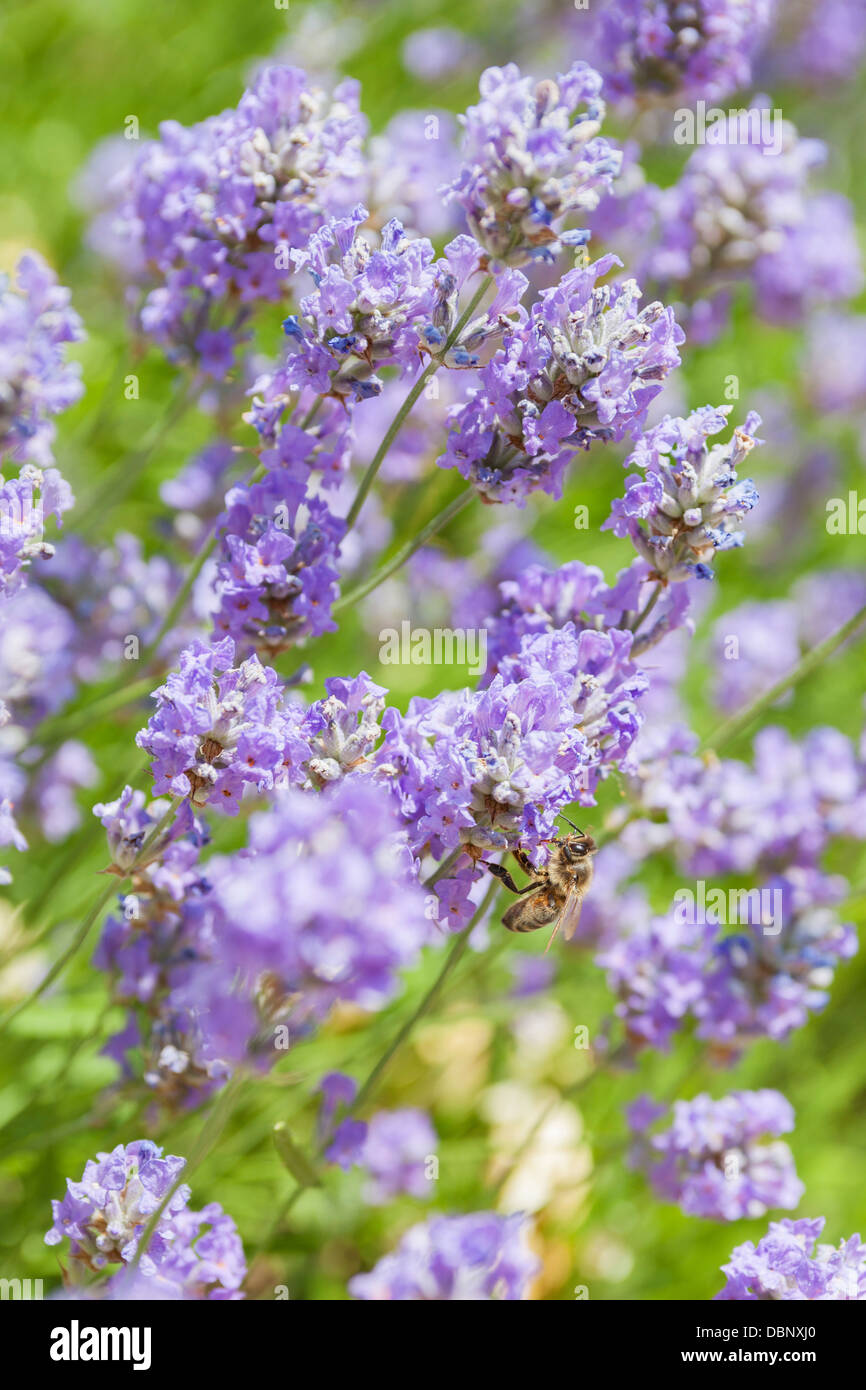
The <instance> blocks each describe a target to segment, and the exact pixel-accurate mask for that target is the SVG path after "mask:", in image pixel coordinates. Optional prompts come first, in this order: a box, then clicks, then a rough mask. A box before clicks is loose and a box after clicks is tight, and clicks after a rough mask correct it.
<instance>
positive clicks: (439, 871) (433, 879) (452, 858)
mask: <svg viewBox="0 0 866 1390" xmlns="http://www.w3.org/2000/svg"><path fill="white" fill-rule="evenodd" d="M462 853H463V847H462V845H458V847H457V849H452V851H451V853H450V854H446V856H445V858H444V859H443V860H442V863H441V864H439V865H438V866H437V867H436V868H435V869H434V870H433V872H432V874H431V875H430V877H429V878H425V879H424V880H423V881H422V883H421V887H422V888H432V887H433V884H434V883H438V882H439V880H440V878H444V877H445V875H446V874H447V873H450V872H451V870H452V869H453V867H454V865H455V864H456V863H457V860H458V859H459V858H460V856H461V854H462Z"/></svg>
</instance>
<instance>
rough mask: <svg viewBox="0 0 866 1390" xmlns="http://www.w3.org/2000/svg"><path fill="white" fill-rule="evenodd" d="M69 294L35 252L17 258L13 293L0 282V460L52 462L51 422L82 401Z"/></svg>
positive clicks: (77, 322) (77, 330)
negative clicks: (72, 354)
mask: <svg viewBox="0 0 866 1390" xmlns="http://www.w3.org/2000/svg"><path fill="white" fill-rule="evenodd" d="M69 299H70V295H69V290H67V289H64V288H63V287H62V286H61V285H58V283H57V277H56V275H55V274H54V272H53V271H52V270H50V269H49V267H48V266H47V265H46V264H45V262H44V261H43V260H42V257H41V256H39V255H37V254H36V252H35V251H28V252H26V253H25V255H23V256H22V257H21V259H20V260H19V262H18V266H17V269H16V284H15V288H14V289H13V288H12V287H11V286H10V283H9V279H8V277H7V276H3V277H2V278H0V459H3V458H7V459H8V460H9V461H10V462H12V463H31V464H34V465H35V469H36V471H37V472H38V470H39V469H47V468H50V465H51V464H52V463H53V462H54V458H53V455H52V451H51V446H52V444H53V442H54V425H53V422H52V421H53V417H54V416H55V415H59V414H60V413H61V412H62V411H64V410H68V409H69V407H70V406H71V405H74V404H75V402H76V401H77V400H78V399H79V397H80V396H81V393H82V390H83V387H82V385H81V368H80V366H79V365H78V364H77V363H73V362H68V361H67V359H66V344H67V343H74V342H78V341H79V339H81V338H83V337H84V329H83V327H82V324H81V319H80V318H79V317H78V315H77V314H76V313H75V311H74V310H73V309H71V308H70V307H69Z"/></svg>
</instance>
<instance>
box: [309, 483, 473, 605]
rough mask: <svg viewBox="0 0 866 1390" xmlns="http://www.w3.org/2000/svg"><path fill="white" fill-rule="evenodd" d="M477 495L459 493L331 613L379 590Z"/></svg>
mask: <svg viewBox="0 0 866 1390" xmlns="http://www.w3.org/2000/svg"><path fill="white" fill-rule="evenodd" d="M477 495H478V494H477V493H476V491H475V489H474V488H473V487H469V488H466V489H465V490H464V491H463V492H460V493H458V494H457V496H456V497H455V498H453V500H452V501H450V502H449V503H448V506H447V507H443V509H442V511H441V512H437V514H436V516H434V517H433V519H432V521H428V523H427V525H426V526H425V527H424V528H423V529H422V530H420V531H419V532H418V534H417V535H416V536H413V538H412V540H411V541H407V543H406V544H405V545H404V546H402V547H401V548H400V550H398V551H397V553H396V554H395V555H392V557H391V559H390V560H388V561H386V563H385V564H384V565H382V567H381V568H380V569H377V570H375V571H374V572H373V574H370V575H368V576H367V578H366V579H363V580H362V581H361V583H360V584H356V585H355V588H354V589H350V590H349V592H348V593H347V594H343V595H342V596H341V597H340V598H338V599H337V602H336V603H335V604H334V605H333V608H332V610H331V611H332V612H337V611H338V610H339V609H341V608H349V607H351V605H352V604H353V603H357V602H358V600H359V599H362V598H365V597H366V595H367V594H370V593H372V592H373V590H374V589H378V587H379V585H380V584H384V582H385V580H386V579H390V577H391V575H392V574H394V573H395V572H396V571H397V570H398V569H400V568H401V567H402V566H403V565H405V563H406V561H407V560H409V559H410V558H411V557H412V556H413V555H414V554H415V551H416V550H420V549H421V546H422V545H425V544H426V542H427V541H429V539H430V537H431V536H435V535H436V533H437V532H438V531H441V530H442V529H443V527H445V526H447V525H448V523H449V521H451V520H453V518H454V517H455V516H457V515H458V514H459V513H460V512H462V511H463V509H464V508H465V507H468V506H469V503H470V502H471V501H472V500H473V498H475V497H477Z"/></svg>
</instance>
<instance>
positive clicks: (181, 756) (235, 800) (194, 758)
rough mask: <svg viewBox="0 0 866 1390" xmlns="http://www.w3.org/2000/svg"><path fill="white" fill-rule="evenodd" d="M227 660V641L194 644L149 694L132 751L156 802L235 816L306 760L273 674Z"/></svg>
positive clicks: (255, 664) (252, 663)
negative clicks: (144, 764)
mask: <svg viewBox="0 0 866 1390" xmlns="http://www.w3.org/2000/svg"><path fill="white" fill-rule="evenodd" d="M234 658H235V645H234V642H233V641H232V640H231V638H230V637H226V638H223V640H222V641H220V642H215V643H213V644H211V645H208V644H207V643H205V642H201V641H198V640H196V641H194V642H193V643H191V645H190V646H189V647H187V648H186V650H185V651H183V652H182V653H181V657H180V669H179V670H178V671H174V672H172V673H171V675H169V677H168V679H167V681H166V683H165V685H162V686H160V688H159V689H158V690H156V691H155V692H154V699H155V700H156V701H157V710H156V713H155V714H153V715H152V716H151V718H150V720H149V722H148V724H147V727H146V728H144V729H142V730H141V731H140V732H139V733H138V734H137V735H136V743H137V744H138V746H139V748H144V749H145V751H146V752H148V753H149V754H150V755H151V757H152V758H153V763H152V765H151V766H152V771H153V776H154V791H155V792H156V794H157V795H161V794H162V793H165V792H168V793H170V794H171V795H172V796H178V797H189V798H190V800H191V802H192V803H193V805H194V806H204V805H206V804H207V803H210V804H211V805H213V806H215V807H217V808H219V809H220V810H222V811H224V812H225V813H226V814H227V815H235V814H236V813H237V810H238V807H239V804H240V799H241V797H242V796H243V794H244V791H245V789H246V788H247V787H251V788H254V789H255V790H257V791H260V792H261V791H270V790H273V789H274V788H275V787H277V786H284V785H286V784H287V782H288V780H289V778H290V777H291V776H292V775H293V773H292V769H293V768H295V767H297V766H298V764H299V762H302V761H303V760H304V758H305V757H306V756H308V752H309V750H308V748H307V745H306V744H305V743H304V742H303V741H302V740H301V739H300V738H299V736H298V733H297V724H298V722H299V720H300V717H301V715H300V711H299V710H298V709H297V707H294V706H291V705H286V706H284V705H283V703H282V699H281V690H280V683H279V680H278V677H277V674H276V672H275V671H273V670H272V669H271V668H270V667H269V666H262V664H261V662H260V661H259V659H258V657H255V656H252V657H250V658H249V659H248V660H247V661H243V662H241V664H240V665H239V666H237V667H236V666H235V665H234Z"/></svg>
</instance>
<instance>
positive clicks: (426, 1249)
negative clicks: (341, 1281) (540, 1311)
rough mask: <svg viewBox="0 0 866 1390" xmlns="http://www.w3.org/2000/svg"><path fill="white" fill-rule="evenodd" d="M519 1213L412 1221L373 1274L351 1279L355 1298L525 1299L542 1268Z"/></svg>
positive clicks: (527, 1226) (475, 1214) (351, 1290)
mask: <svg viewBox="0 0 866 1390" xmlns="http://www.w3.org/2000/svg"><path fill="white" fill-rule="evenodd" d="M528 1232H529V1223H528V1222H527V1219H526V1217H524V1216H523V1215H522V1214H520V1213H518V1214H516V1215H514V1216H499V1215H497V1214H496V1213H494V1212H473V1213H472V1214H471V1215H468V1216H437V1217H433V1218H432V1219H431V1220H430V1221H427V1222H424V1223H422V1224H421V1225H418V1226H413V1227H412V1228H411V1229H410V1230H409V1231H407V1232H406V1234H405V1235H404V1236H403V1239H402V1240H401V1241H400V1244H399V1245H398V1246H397V1248H396V1250H394V1251H392V1253H391V1254H390V1255H385V1256H384V1257H383V1258H382V1259H381V1260H380V1261H379V1263H378V1264H377V1265H376V1266H375V1267H374V1268H373V1269H372V1270H371V1271H370V1273H369V1274H356V1275H355V1277H354V1279H351V1280H350V1281H349V1292H350V1293H351V1294H352V1296H353V1297H354V1298H360V1299H367V1300H370V1299H390V1300H395V1301H401V1302H403V1301H410V1300H424V1301H429V1300H431V1299H438V1300H443V1299H444V1300H451V1301H457V1302H464V1303H465V1302H479V1301H484V1300H488V1299H508V1300H517V1299H524V1298H526V1296H527V1290H528V1286H529V1284H530V1282H531V1280H532V1279H533V1278H534V1277H535V1275H536V1274H537V1273H538V1271H539V1269H540V1268H541V1264H540V1261H539V1260H538V1259H536V1257H535V1256H534V1255H533V1254H532V1253H531V1251H530V1249H529V1245H528Z"/></svg>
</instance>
